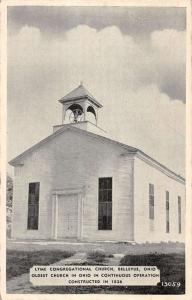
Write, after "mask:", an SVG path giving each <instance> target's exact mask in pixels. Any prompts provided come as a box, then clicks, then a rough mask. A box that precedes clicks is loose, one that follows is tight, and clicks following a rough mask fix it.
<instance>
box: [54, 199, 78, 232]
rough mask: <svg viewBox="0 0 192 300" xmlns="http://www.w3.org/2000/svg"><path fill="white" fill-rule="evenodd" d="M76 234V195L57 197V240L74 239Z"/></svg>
mask: <svg viewBox="0 0 192 300" xmlns="http://www.w3.org/2000/svg"><path fill="white" fill-rule="evenodd" d="M77 232H78V195H77V194H72V195H60V196H59V197H58V224H57V237H58V238H76V237H77Z"/></svg>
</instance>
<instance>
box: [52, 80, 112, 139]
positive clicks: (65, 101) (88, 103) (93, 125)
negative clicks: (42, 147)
mask: <svg viewBox="0 0 192 300" xmlns="http://www.w3.org/2000/svg"><path fill="white" fill-rule="evenodd" d="M59 102H60V103H61V104H62V122H61V125H57V126H54V127H53V131H54V132H55V131H56V130H58V129H60V128H61V127H63V126H65V125H72V126H75V127H78V128H80V129H83V130H87V131H92V132H94V133H96V134H101V135H106V133H105V131H104V130H102V129H101V128H99V127H98V111H99V109H100V108H102V105H101V104H100V103H99V102H98V101H97V100H96V99H95V98H94V97H93V96H92V95H91V93H90V92H89V91H88V90H87V89H86V88H85V87H84V85H83V83H82V82H81V84H80V85H79V86H78V87H77V88H76V89H74V90H73V91H71V92H70V93H68V94H67V95H66V96H64V97H63V98H61V99H60V100H59Z"/></svg>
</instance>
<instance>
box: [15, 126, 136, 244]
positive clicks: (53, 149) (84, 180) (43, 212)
mask: <svg viewBox="0 0 192 300" xmlns="http://www.w3.org/2000/svg"><path fill="white" fill-rule="evenodd" d="M123 152H124V150H123V149H121V148H120V147H119V146H116V145H114V144H109V143H104V142H102V141H99V140H98V139H95V138H92V137H89V136H85V135H84V134H80V133H76V132H72V131H66V132H64V133H63V134H61V135H58V136H56V137H55V138H54V139H53V140H51V141H49V142H48V143H45V144H44V145H42V146H41V147H40V148H38V149H36V150H35V151H33V152H32V153H31V154H28V155H27V156H26V157H25V159H23V163H24V165H23V166H22V167H16V170H17V171H16V174H17V175H16V176H15V184H14V218H13V226H12V229H13V231H12V236H13V238H36V239H39V238H44V239H47V238H51V237H52V218H53V213H52V203H53V201H52V191H53V190H64V189H69V188H72V189H73V188H76V189H78V188H82V187H85V197H84V199H83V220H82V222H83V224H82V225H83V226H82V227H83V230H82V232H83V236H82V238H83V239H89V240H133V226H132V225H133V221H132V217H133V206H132V193H133V185H132V180H133V160H132V159H131V158H129V157H124V156H121V154H122V153H123ZM99 177H113V229H112V231H109V230H105V231H101V230H98V228H97V226H98V210H97V209H98V178H99ZM38 181H39V182H40V199H39V203H40V206H39V230H27V208H28V184H29V182H38Z"/></svg>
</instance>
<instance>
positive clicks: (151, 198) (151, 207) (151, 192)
mask: <svg viewBox="0 0 192 300" xmlns="http://www.w3.org/2000/svg"><path fill="white" fill-rule="evenodd" d="M149 219H151V220H154V185H153V184H151V183H150V184H149Z"/></svg>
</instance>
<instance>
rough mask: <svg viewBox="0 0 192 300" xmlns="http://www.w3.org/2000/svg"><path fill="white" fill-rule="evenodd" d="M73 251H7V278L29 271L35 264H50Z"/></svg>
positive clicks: (71, 253)
mask: <svg viewBox="0 0 192 300" xmlns="http://www.w3.org/2000/svg"><path fill="white" fill-rule="evenodd" d="M71 255H73V252H69V251H56V250H52V251H50V250H41V251H35V252H31V251H14V250H8V251H7V280H9V279H10V278H12V277H15V276H19V275H21V274H23V273H27V272H29V269H30V268H31V267H32V266H33V265H49V264H52V263H55V262H57V261H59V260H61V259H64V258H67V257H70V256H71Z"/></svg>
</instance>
